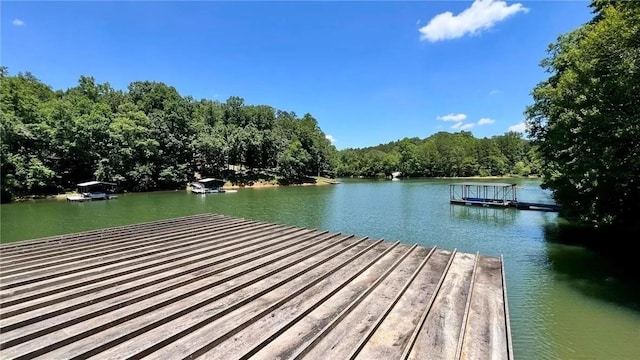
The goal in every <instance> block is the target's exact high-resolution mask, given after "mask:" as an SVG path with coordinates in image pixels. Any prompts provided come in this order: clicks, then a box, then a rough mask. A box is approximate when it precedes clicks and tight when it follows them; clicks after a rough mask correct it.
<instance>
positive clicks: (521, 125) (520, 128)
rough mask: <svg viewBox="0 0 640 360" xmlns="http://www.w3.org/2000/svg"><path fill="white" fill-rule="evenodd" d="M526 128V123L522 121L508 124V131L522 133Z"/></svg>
mask: <svg viewBox="0 0 640 360" xmlns="http://www.w3.org/2000/svg"><path fill="white" fill-rule="evenodd" d="M525 130H527V124H525V123H524V121H523V122H521V123H518V124H515V125H511V126H509V131H515V132H519V133H523V132H525Z"/></svg>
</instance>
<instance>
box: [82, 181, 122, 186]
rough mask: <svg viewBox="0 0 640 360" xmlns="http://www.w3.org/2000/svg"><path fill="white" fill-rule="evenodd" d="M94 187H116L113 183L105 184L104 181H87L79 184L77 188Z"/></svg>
mask: <svg viewBox="0 0 640 360" xmlns="http://www.w3.org/2000/svg"><path fill="white" fill-rule="evenodd" d="M94 185H116V184H115V183H110V182H105V181H87V182H83V183H79V184H78V186H94Z"/></svg>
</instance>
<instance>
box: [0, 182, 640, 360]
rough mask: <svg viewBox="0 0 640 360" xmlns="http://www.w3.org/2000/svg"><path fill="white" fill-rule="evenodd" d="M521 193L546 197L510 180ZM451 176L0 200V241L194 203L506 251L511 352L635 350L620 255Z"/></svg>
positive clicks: (604, 354)
mask: <svg viewBox="0 0 640 360" xmlns="http://www.w3.org/2000/svg"><path fill="white" fill-rule="evenodd" d="M516 182H518V185H519V187H520V188H519V190H518V198H519V199H520V200H522V201H540V202H551V199H550V196H549V193H548V192H545V191H543V190H541V189H540V188H539V182H537V181H533V180H517V181H516ZM448 184H449V181H444V180H402V181H345V182H343V183H342V184H339V185H334V186H307V187H281V188H263V189H241V190H239V191H238V192H237V193H229V194H209V195H206V196H201V195H193V194H190V193H187V192H185V191H173V192H158V193H142V194H125V195H120V196H119V198H118V199H116V200H112V201H96V202H87V203H67V202H66V201H58V200H42V201H30V202H23V203H14V204H6V205H2V206H1V207H0V211H1V212H0V217H1V235H2V239H1V240H2V242H8V241H15V240H21V239H29V238H36V237H42V236H48V235H55V234H64V233H70V232H78V231H83V230H90V229H96V228H103V227H111V226H117V225H124V224H130V223H137V222H144V221H152V220H158V219H165V218H172V217H177V216H185V215H192V214H200V213H207V212H210V213H217V214H225V215H230V216H236V217H242V218H248V219H255V220H262V221H267V222H273V223H280V224H290V225H296V226H302V227H309V228H318V229H323V230H330V231H335V232H343V233H349V234H356V235H363V236H369V237H371V238H374V239H379V238H383V239H386V240H393V241H395V240H400V241H402V242H405V243H410V244H413V243H418V244H421V245H425V246H431V245H437V246H439V247H441V248H445V249H449V250H451V249H454V248H456V249H458V251H462V252H471V253H475V252H476V251H479V252H480V253H481V254H483V255H491V256H500V255H503V256H504V263H505V270H506V273H507V291H508V299H509V307H510V312H511V328H512V334H513V345H514V352H515V357H516V358H517V359H640V294H639V293H638V291H637V289H638V288H637V287H635V286H634V284H629V283H627V282H625V281H624V280H623V279H620V278H618V277H617V276H616V272H615V271H614V269H615V266H614V264H612V263H611V262H610V261H608V260H606V259H605V258H602V257H601V256H599V255H597V254H594V253H592V252H590V251H587V250H585V249H583V248H581V247H575V246H566V245H559V244H556V243H554V242H552V241H550V240H549V239H550V237H551V236H552V235H553V234H554V229H556V227H557V223H558V219H557V215H556V214H553V213H543V212H535V211H519V210H515V209H492V208H476V207H466V206H459V205H450V204H449V186H448Z"/></svg>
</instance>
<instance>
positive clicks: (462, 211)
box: [449, 205, 517, 225]
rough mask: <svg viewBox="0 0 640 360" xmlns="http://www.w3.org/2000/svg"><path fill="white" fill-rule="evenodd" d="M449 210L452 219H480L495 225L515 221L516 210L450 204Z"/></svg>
mask: <svg viewBox="0 0 640 360" xmlns="http://www.w3.org/2000/svg"><path fill="white" fill-rule="evenodd" d="M449 211H450V215H451V218H452V219H464V220H472V221H480V222H483V223H490V224H496V225H511V224H513V223H514V222H515V221H516V211H517V210H515V209H500V208H489V207H479V206H463V205H451V206H450V210H449Z"/></svg>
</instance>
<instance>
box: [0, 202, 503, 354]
mask: <svg viewBox="0 0 640 360" xmlns="http://www.w3.org/2000/svg"><path fill="white" fill-rule="evenodd" d="M506 300H507V297H506V291H505V287H504V270H503V265H502V259H501V258H495V257H486V256H480V255H477V254H464V253H459V252H456V251H455V250H454V251H449V250H442V249H438V248H435V247H434V248H427V247H421V246H417V245H413V246H411V245H405V244H401V243H398V242H387V241H382V240H370V239H368V238H363V237H357V236H353V235H343V234H339V233H330V232H326V231H319V230H312V229H304V228H297V227H292V226H284V225H276V224H269V223H262V222H257V221H250V220H244V219H238V218H231V217H227V216H221V215H214V214H204V215H197V216H190V217H182V218H176V219H170V220H164V221H156V222H151V223H143V224H136V225H130V226H122V227H116V228H109V229H103V230H96V231H87V232H82V233H76V234H69V235H63V236H52V237H48V238H42V239H36V240H27V241H20V242H16V243H9V244H4V245H2V246H0V358H2V359H32V358H47V359H62V358H64V359H70V358H73V359H87V358H96V359H124V358H128V359H141V358H148V359H163V360H164V359H191V358H197V357H201V358H205V359H248V358H255V359H301V358H308V359H353V358H358V359H425V358H428V359H512V358H513V354H512V350H511V335H510V330H509V329H510V328H509V313H508V306H507V301H506Z"/></svg>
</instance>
